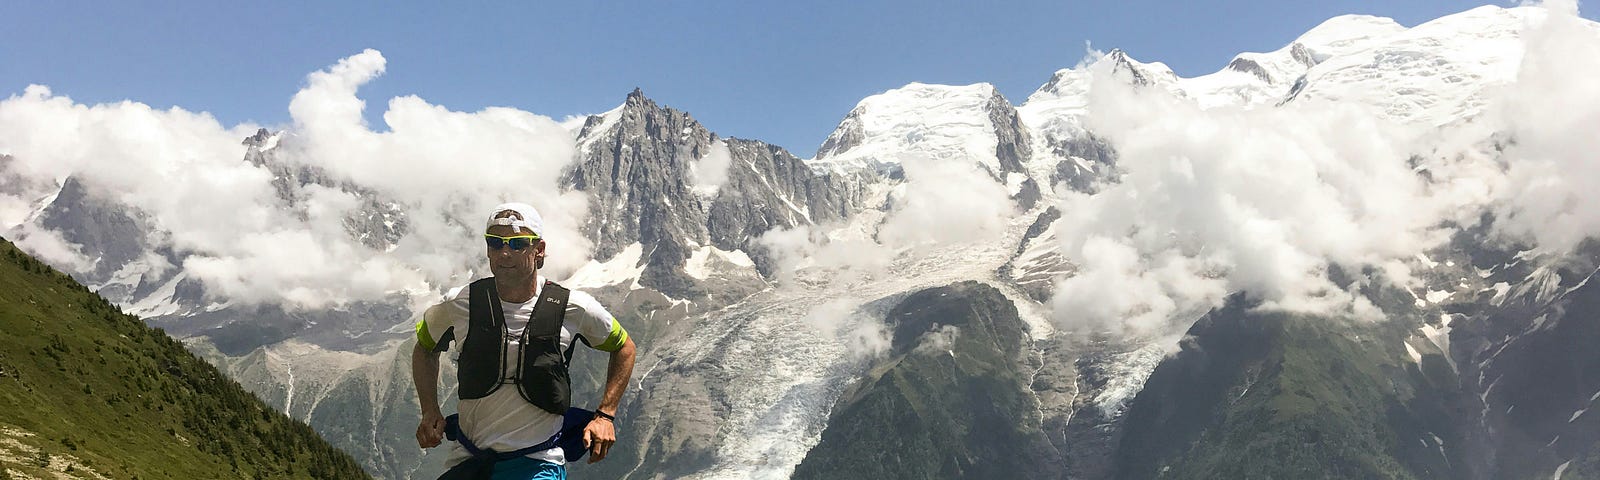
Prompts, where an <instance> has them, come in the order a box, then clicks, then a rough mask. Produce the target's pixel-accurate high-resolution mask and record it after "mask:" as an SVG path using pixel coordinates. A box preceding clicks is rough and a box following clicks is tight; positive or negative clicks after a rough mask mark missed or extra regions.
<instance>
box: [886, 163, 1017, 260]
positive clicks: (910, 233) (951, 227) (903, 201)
mask: <svg viewBox="0 0 1600 480" xmlns="http://www.w3.org/2000/svg"><path fill="white" fill-rule="evenodd" d="M958 158H960V157H958ZM901 165H902V166H903V168H904V170H905V183H903V184H901V185H899V187H898V188H897V189H896V190H895V192H894V194H893V195H891V197H890V199H891V206H890V210H889V216H888V218H887V219H885V220H884V222H883V224H882V226H880V227H879V230H878V240H879V241H881V242H883V244H885V245H888V246H890V247H891V248H896V249H899V248H906V247H933V248H940V247H948V246H950V245H952V244H956V243H972V242H983V241H992V240H995V239H997V238H998V237H999V235H1000V234H1001V233H1003V232H1004V231H1005V228H1006V226H1007V225H1008V224H1009V223H1010V220H1011V218H1012V217H1015V216H1016V205H1015V204H1014V203H1013V202H1012V201H1011V198H1010V192H1009V191H1008V190H1007V189H1006V187H1005V185H1002V184H1000V182H998V181H996V180H995V179H994V178H993V177H991V176H989V174H988V173H987V172H985V171H984V170H983V169H982V168H981V167H980V165H979V164H978V163H976V162H971V161H963V160H959V159H958V160H954V161H952V160H950V159H934V158H924V157H917V156H911V157H910V158H905V159H903V160H902V161H901Z"/></svg>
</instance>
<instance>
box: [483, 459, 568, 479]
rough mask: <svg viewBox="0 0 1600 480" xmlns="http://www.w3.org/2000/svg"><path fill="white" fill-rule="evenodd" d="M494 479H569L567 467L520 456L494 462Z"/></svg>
mask: <svg viewBox="0 0 1600 480" xmlns="http://www.w3.org/2000/svg"><path fill="white" fill-rule="evenodd" d="M492 478H493V479H494V480H567V467H564V466H561V465H556V464H554V463H550V462H546V461H544V460H535V459H532V458H528V457H518V458H514V459H511V460H501V461H498V462H495V463H494V476H493V477H492Z"/></svg>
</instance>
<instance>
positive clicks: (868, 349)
mask: <svg viewBox="0 0 1600 480" xmlns="http://www.w3.org/2000/svg"><path fill="white" fill-rule="evenodd" d="M860 306H861V302H860V301H859V300H855V299H848V298H839V299H833V300H829V301H827V302H823V303H821V304H819V305H817V306H815V307H812V308H811V309H810V310H808V311H806V314H805V316H804V317H802V318H801V323H802V324H804V325H808V326H810V327H811V328H814V329H816V331H817V332H819V333H821V334H822V335H823V336H825V337H833V338H837V339H839V341H840V342H842V343H844V346H845V351H846V352H847V353H849V354H850V356H851V357H852V358H856V359H861V358H870V357H874V356H877V355H879V354H882V353H884V352H887V351H889V346H890V345H891V344H892V343H893V342H892V340H893V337H894V333H893V332H891V331H889V328H888V327H887V326H885V325H884V324H883V322H881V321H879V319H878V318H869V317H866V316H862V315H857V311H856V309H857V308H859V307H860Z"/></svg>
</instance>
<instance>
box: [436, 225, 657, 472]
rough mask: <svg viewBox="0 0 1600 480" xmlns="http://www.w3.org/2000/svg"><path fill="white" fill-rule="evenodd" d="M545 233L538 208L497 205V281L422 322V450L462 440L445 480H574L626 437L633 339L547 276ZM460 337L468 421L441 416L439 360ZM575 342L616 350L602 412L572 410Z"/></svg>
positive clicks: (467, 291)
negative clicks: (621, 414)
mask: <svg viewBox="0 0 1600 480" xmlns="http://www.w3.org/2000/svg"><path fill="white" fill-rule="evenodd" d="M543 232H544V221H543V220H542V219H541V218H540V217H539V213H538V212H537V211H535V210H534V209H533V207H532V206H529V205H525V204H520V203H507V204H503V205H500V206H497V207H495V209H494V212H493V213H492V214H491V215H490V217H489V222H488V225H487V226H486V230H485V235H484V239H485V242H486V243H487V245H488V260H489V271H490V273H492V274H493V276H492V277H490V278H485V279H480V280H478V281H475V282H472V283H471V284H469V285H467V286H464V287H461V288H458V289H456V291H454V292H452V293H451V294H450V295H449V299H448V300H445V301H444V302H443V303H440V304H438V305H434V306H433V307H430V308H428V310H427V311H426V312H425V313H423V316H422V320H421V321H420V322H417V327H416V329H417V346H416V348H415V349H413V350H412V352H411V376H412V381H414V382H415V383H416V386H417V397H418V400H419V401H420V404H421V406H422V421H421V423H420V424H419V425H417V445H419V446H421V447H422V448H432V447H435V446H438V445H439V443H440V441H441V439H442V438H443V437H445V436H446V431H447V430H449V432H450V433H451V434H453V435H452V438H454V439H456V440H457V443H456V445H454V446H452V448H451V451H450V456H449V457H448V458H447V460H446V462H447V464H449V465H452V468H451V470H450V471H449V472H446V473H445V476H444V477H441V478H494V479H519V480H520V479H564V478H566V467H565V465H566V461H567V460H568V459H569V458H570V459H576V458H578V457H580V456H581V455H582V454H583V453H588V454H589V463H594V462H597V461H600V460H602V459H604V458H605V457H606V454H607V452H608V450H609V449H610V448H611V445H612V443H614V442H615V441H616V434H615V426H614V425H613V423H612V422H613V421H614V420H615V415H616V413H617V405H618V403H619V402H620V401H621V399H622V392H623V391H624V390H625V389H626V387H627V385H628V378H629V376H631V375H632V373H633V354H634V345H633V340H632V339H629V338H628V332H627V331H625V330H623V329H622V325H621V324H620V323H618V322H617V320H616V319H615V318H613V317H612V316H611V314H610V313H608V312H607V311H606V309H605V307H602V306H601V305H600V303H599V302H597V301H595V299H594V297H592V296H589V295H588V294H585V293H583V292H579V291H569V290H567V289H565V288H563V287H561V286H560V285H557V284H555V283H554V282H549V281H546V280H545V279H543V278H542V277H541V276H540V275H539V274H538V270H539V268H540V267H543V266H544V256H545V242H544V240H543V238H542V234H543ZM546 305H549V306H548V307H547V306H546ZM452 340H456V341H459V344H460V346H459V347H457V349H456V351H457V354H458V357H457V365H456V367H457V372H458V375H457V380H458V383H459V390H458V396H459V397H460V403H459V404H458V409H459V410H460V414H459V423H457V422H456V420H457V419H456V418H450V419H449V421H448V422H447V419H446V417H444V415H443V414H442V413H441V412H440V411H439V399H438V383H439V352H442V351H444V350H445V349H448V348H449V345H450V342H451V341H452ZM575 342H582V343H583V344H585V345H588V346H590V347H591V348H594V349H596V350H600V351H605V352H610V354H611V362H610V365H609V367H608V368H607V371H606V385H605V392H604V393H603V395H602V397H601V400H600V405H599V406H598V407H597V408H596V410H595V411H594V412H593V413H590V412H588V411H586V410H579V409H576V408H572V409H569V406H570V405H569V403H570V398H569V395H568V393H569V392H568V390H569V386H568V380H567V379H568V376H567V370H566V367H567V362H569V361H570V360H571V357H572V351H573V347H574V346H575ZM574 415H577V416H579V417H580V418H577V419H576V420H577V421H576V422H575V421H574V418H573V417H574ZM590 416H592V419H591V418H589V417H590ZM584 422H587V425H585V424H584ZM447 424H448V427H449V428H447ZM580 426H581V427H580ZM578 428H581V431H579V430H578ZM457 430H459V434H457V433H456V432H457ZM558 433H559V434H560V435H561V436H560V437H558V436H557V435H558ZM580 435H581V440H582V442H581V447H580V446H577V444H578V442H576V441H575V438H576V437H579V436H580ZM556 440H560V442H556ZM560 444H565V445H568V446H569V447H570V448H569V449H567V450H563V448H562V447H561V446H560ZM502 457H511V458H502Z"/></svg>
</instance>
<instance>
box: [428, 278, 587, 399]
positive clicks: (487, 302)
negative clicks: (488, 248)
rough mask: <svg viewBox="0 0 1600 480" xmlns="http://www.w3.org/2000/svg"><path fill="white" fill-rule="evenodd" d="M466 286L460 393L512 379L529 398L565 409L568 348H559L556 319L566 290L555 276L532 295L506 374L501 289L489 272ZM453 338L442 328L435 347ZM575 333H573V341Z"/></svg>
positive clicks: (472, 393) (485, 390) (479, 394)
mask: <svg viewBox="0 0 1600 480" xmlns="http://www.w3.org/2000/svg"><path fill="white" fill-rule="evenodd" d="M468 288H470V289H471V290H470V294H471V297H470V301H469V311H470V314H469V316H468V326H467V328H468V330H467V331H468V332H469V333H468V335H467V336H466V339H465V340H463V341H462V344H461V356H460V357H458V358H457V359H456V379H457V380H458V381H459V382H460V384H461V389H460V390H459V392H458V393H459V395H460V398H461V399H462V400H471V399H475V398H483V397H487V396H489V394H490V393H494V391H495V390H499V389H500V385H502V384H505V383H513V384H516V385H517V392H518V393H521V394H522V398H523V399H525V400H527V401H528V403H532V404H533V405H534V406H537V407H539V408H541V409H544V411H547V412H550V413H552V414H555V415H563V414H565V413H566V411H567V408H568V407H570V406H571V399H572V397H571V394H570V391H571V389H572V386H571V384H570V381H569V377H568V374H567V363H568V362H570V361H571V360H572V349H571V348H568V349H567V350H566V351H565V352H563V351H562V350H561V322H562V320H563V318H564V317H565V316H566V313H567V295H568V294H569V293H570V292H569V291H568V290H567V289H566V288H563V287H562V286H560V285H556V284H555V282H548V281H547V282H545V284H544V288H543V289H542V290H541V292H540V294H539V298H538V299H536V300H537V302H538V303H535V304H534V306H533V316H532V317H531V318H529V319H528V326H527V327H526V328H524V329H523V330H522V337H521V340H522V342H521V343H522V353H521V354H520V355H519V356H518V358H517V359H516V365H517V371H516V372H513V373H514V375H513V376H511V377H510V378H509V379H506V372H505V362H504V361H502V359H504V358H505V355H506V351H505V350H506V340H508V339H509V337H510V334H509V333H507V330H506V322H505V315H503V314H502V311H501V309H500V294H499V292H497V291H495V288H494V277H489V278H482V279H478V280H477V281H474V282H472V285H471V286H470V287H468ZM454 338H455V335H454V332H450V331H447V332H445V334H444V335H443V338H441V339H440V341H439V347H438V348H439V350H440V351H443V350H444V349H447V348H449V342H450V340H452V339H454ZM580 339H581V337H576V336H575V338H574V341H573V345H574V346H576V345H577V340H580ZM585 343H587V341H586V340H585ZM502 379H506V380H505V381H502Z"/></svg>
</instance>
